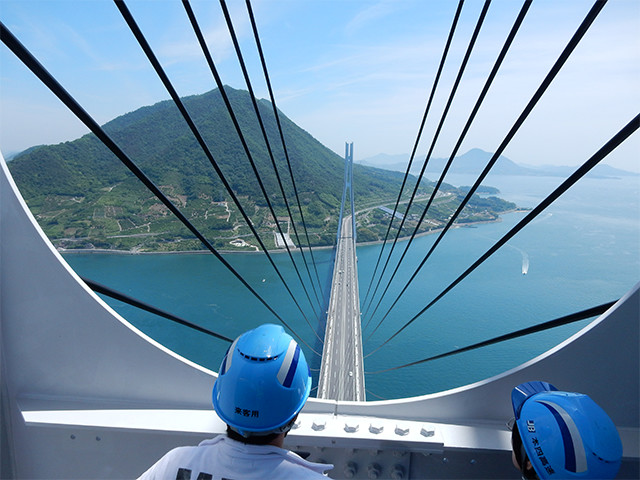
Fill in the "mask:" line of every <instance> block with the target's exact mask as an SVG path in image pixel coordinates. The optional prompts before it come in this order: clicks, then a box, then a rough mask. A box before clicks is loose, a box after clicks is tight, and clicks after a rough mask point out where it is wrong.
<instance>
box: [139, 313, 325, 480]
mask: <svg viewBox="0 0 640 480" xmlns="http://www.w3.org/2000/svg"><path fill="white" fill-rule="evenodd" d="M310 391H311V376H310V374H309V366H308V364H307V361H306V359H305V357H304V353H303V352H302V350H301V349H300V346H299V345H298V344H297V343H296V341H295V340H294V339H293V338H292V337H291V336H290V335H288V334H287V333H285V331H284V329H283V328H282V327H281V326H279V325H272V324H265V325H261V326H260V327H258V328H256V329H254V330H250V331H248V332H246V333H244V334H242V335H240V336H239V337H238V338H237V339H236V340H235V341H234V342H233V344H231V347H229V350H228V351H227V353H226V355H225V357H224V359H223V360H222V364H221V365H220V371H219V373H218V379H217V380H216V382H215V383H214V385H213V394H212V400H213V408H214V409H215V411H216V413H217V414H218V416H219V417H220V418H221V419H222V420H223V421H224V422H225V423H226V424H227V435H219V436H217V437H215V438H213V439H211V440H205V441H203V442H201V443H200V444H199V445H198V446H192V447H178V448H175V449H173V450H171V451H170V452H169V453H167V454H166V455H164V456H163V457H162V458H161V459H160V460H158V461H157V462H156V463H155V464H154V465H153V466H152V467H151V468H149V470H147V471H146V472H144V473H143V474H142V475H141V476H140V477H139V478H140V479H142V480H151V479H168V480H174V479H176V480H245V479H246V480H250V479H256V480H258V479H259V480H263V479H292V480H293V479H295V480H298V479H300V480H304V479H326V478H327V477H326V476H325V475H324V474H323V472H325V471H326V470H330V469H331V468H333V465H326V464H320V463H312V462H308V461H306V460H304V459H302V458H301V457H300V456H298V455H297V454H295V453H293V452H290V451H288V450H286V449H284V448H282V446H283V443H284V438H285V436H286V435H287V433H288V432H289V430H290V429H291V427H292V426H293V424H294V423H295V421H296V418H297V416H298V413H300V410H302V407H303V406H304V404H305V402H306V401H307V398H309V392H310Z"/></svg>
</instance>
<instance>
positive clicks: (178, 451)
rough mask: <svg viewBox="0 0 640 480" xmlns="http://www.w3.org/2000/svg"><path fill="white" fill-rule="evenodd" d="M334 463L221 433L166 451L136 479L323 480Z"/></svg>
mask: <svg viewBox="0 0 640 480" xmlns="http://www.w3.org/2000/svg"><path fill="white" fill-rule="evenodd" d="M332 468H333V465H326V464H322V463H313V462H308V461H306V460H304V459H302V458H301V457H299V456H298V455H296V454H295V453H293V452H290V451H289V450H285V449H283V448H279V447H276V446H273V445H245V444H244V443H242V442H237V441H235V440H232V439H230V438H229V437H227V436H226V435H220V436H218V437H215V438H212V439H211V440H205V441H203V442H202V443H200V445H198V446H197V447H178V448H174V449H173V450H171V451H170V452H168V453H167V454H166V455H165V456H164V457H162V458H161V459H160V460H158V461H157V462H156V463H155V465H153V466H152V467H151V468H150V469H149V470H147V471H146V472H144V473H143V474H142V475H141V476H140V477H139V478H140V479H142V480H151V479H162V480H174V479H176V480H253V479H255V480H264V479H292V480H303V479H316V480H317V479H324V480H326V479H327V477H326V476H324V475H323V474H322V473H323V472H324V471H325V470H330V469H332Z"/></svg>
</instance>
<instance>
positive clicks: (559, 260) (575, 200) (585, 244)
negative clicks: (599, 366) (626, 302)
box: [65, 175, 640, 400]
mask: <svg viewBox="0 0 640 480" xmlns="http://www.w3.org/2000/svg"><path fill="white" fill-rule="evenodd" d="M447 181H448V182H449V183H452V184H454V185H458V186H460V185H471V184H472V183H473V181H474V178H472V177H465V176H460V175H452V176H450V177H448V178H447ZM561 182H562V179H561V178H558V177H510V176H492V177H488V178H487V179H486V181H485V182H484V184H486V185H491V186H495V187H498V188H499V189H500V191H501V194H500V196H501V197H502V198H505V199H507V200H510V201H513V202H516V204H517V205H518V206H520V207H534V206H535V205H537V203H538V202H539V201H540V200H541V199H543V198H544V197H545V196H546V195H547V194H548V193H550V192H551V191H552V190H553V189H554V188H555V187H557V186H558V185H559V184H560V183H561ZM525 215H526V213H522V212H518V213H510V214H507V215H504V216H503V218H502V221H501V222H497V223H489V224H481V225H477V226H474V227H472V228H458V229H454V230H452V231H451V232H449V234H447V235H446V236H445V237H444V239H443V240H442V242H441V243H440V245H439V246H438V247H437V248H436V250H435V251H434V253H433V255H432V256H431V258H430V259H429V261H428V262H427V263H426V264H425V266H424V268H423V269H422V270H421V271H420V273H419V274H418V275H417V277H416V278H415V280H414V281H413V282H412V283H411V285H410V286H409V288H408V289H407V291H406V293H405V294H404V295H403V296H402V297H401V298H400V300H399V301H398V302H397V305H396V307H395V308H393V309H392V310H391V311H390V313H389V315H387V317H386V319H385V320H384V322H383V323H382V324H381V326H380V328H379V329H378V330H377V331H376V332H375V334H374V335H373V336H371V338H369V335H370V333H371V331H372V330H373V328H372V327H373V326H374V325H377V324H378V322H379V321H380V319H381V318H382V316H383V314H384V313H386V312H387V311H388V309H389V307H390V305H391V304H392V303H393V301H394V300H395V298H396V297H397V295H398V293H399V292H400V290H401V289H402V288H403V287H404V286H405V283H406V281H407V280H408V279H409V277H410V276H411V275H412V274H413V272H414V271H415V269H416V267H417V265H418V264H419V263H420V261H421V260H422V258H423V257H424V255H425V253H426V252H427V251H428V249H429V247H430V246H431V245H432V244H433V242H434V241H435V238H436V235H427V236H423V237H419V238H417V239H416V240H415V241H414V242H413V244H412V245H411V248H410V249H409V251H408V253H407V257H406V258H405V261H404V262H403V263H402V265H401V267H400V269H399V270H398V273H397V275H396V278H395V280H394V281H393V282H392V283H391V285H390V287H389V291H388V294H387V295H386V296H385V298H384V299H383V301H382V303H381V305H380V307H379V308H378V311H377V312H376V315H375V317H374V318H373V320H372V321H371V323H370V324H369V325H368V328H365V329H364V339H365V343H364V353H365V355H366V354H368V353H370V352H372V351H373V350H375V349H376V347H378V346H379V345H380V344H381V343H383V342H384V341H385V340H386V339H387V338H388V337H389V335H391V334H393V333H394V332H396V331H397V330H398V329H399V328H400V327H401V326H402V325H404V323H405V322H407V321H408V320H409V319H411V318H413V317H414V315H415V314H417V313H418V312H419V311H420V310H421V309H422V308H423V307H425V306H426V305H427V304H428V303H429V302H430V301H431V300H432V299H433V298H434V297H435V296H436V295H438V294H439V293H440V292H441V291H442V290H443V289H444V288H446V287H447V286H448V285H449V284H450V283H451V281H453V280H455V279H456V278H457V277H458V275H459V274H461V273H462V272H463V271H464V270H466V268H467V267H468V266H469V265H471V264H472V263H473V262H474V261H475V260H476V259H477V258H478V257H479V256H480V255H482V254H483V253H484V252H485V251H486V250H487V249H489V248H490V247H491V246H492V245H493V243H494V242H495V241H496V240H498V239H499V238H500V237H501V236H502V235H504V233H506V232H507V231H508V230H509V229H510V228H511V227H513V226H514V225H515V224H516V223H517V222H518V221H519V220H520V219H522V218H523V217H524V216H525ZM405 246H406V242H399V243H398V245H397V247H396V252H395V253H394V257H398V256H399V254H400V253H401V252H402V251H403V250H404V247H405ZM380 248H381V245H367V246H360V247H358V249H357V255H358V269H359V284H360V294H361V302H362V300H363V299H364V295H365V293H366V291H367V287H368V285H369V281H370V278H371V275H372V272H373V268H374V266H375V261H376V259H377V256H378V253H379V251H380ZM388 248H389V246H387V249H388ZM298 255H299V253H296V256H298ZM314 256H315V259H316V262H317V268H318V272H319V275H320V277H321V279H322V280H323V282H324V283H325V287H324V288H325V289H327V288H328V282H329V280H330V274H331V267H332V251H331V250H330V249H324V250H315V251H314ZM307 257H309V255H308V254H307ZM226 258H227V259H228V261H229V262H230V263H231V264H232V265H233V266H234V268H236V269H237V270H238V271H239V272H240V273H241V274H242V275H243V276H244V277H245V278H246V280H247V281H248V282H249V283H250V284H251V285H252V287H253V288H254V289H255V290H256V291H257V292H258V293H259V294H260V295H261V296H262V297H263V298H264V299H265V301H267V302H268V303H269V304H270V305H271V306H272V307H273V308H274V310H275V311H276V312H278V314H279V315H280V316H281V317H282V318H284V319H285V320H286V321H287V322H288V323H289V324H290V325H291V326H292V327H293V329H294V330H295V331H296V333H297V334H298V335H299V336H300V337H301V338H302V339H303V340H304V341H305V342H306V343H307V344H308V346H305V347H304V350H305V353H306V355H307V358H308V359H309V360H310V363H311V365H312V367H313V368H314V369H317V368H318V367H319V360H320V359H319V356H318V355H316V354H315V353H314V352H313V350H316V351H318V352H321V345H320V344H319V342H318V341H317V339H316V335H315V333H314V329H318V328H319V330H320V331H321V330H322V328H321V326H320V327H319V325H318V320H317V313H318V312H319V310H320V309H319V307H317V306H316V307H315V312H314V310H313V309H312V308H311V307H310V306H309V302H308V301H307V297H306V294H305V293H304V291H303V290H302V289H301V288H300V287H299V282H298V279H297V276H296V273H295V270H294V269H293V267H292V266H291V263H290V261H289V258H288V256H287V255H286V254H282V253H278V254H275V255H274V258H275V259H276V263H277V264H278V266H279V268H281V271H282V273H283V276H284V277H285V278H286V279H287V282H288V284H289V285H290V286H291V289H292V291H293V294H294V296H295V297H296V299H297V300H298V303H299V305H300V307H301V308H298V307H297V306H296V305H295V303H294V302H293V300H292V297H291V296H290V295H289V294H288V293H287V291H286V290H285V289H284V288H283V287H282V284H281V282H280V281H279V279H278V277H277V275H276V273H275V271H274V270H273V268H272V267H271V266H270V265H269V263H268V261H267V260H266V258H265V256H264V255H262V254H233V255H228V256H227V257H226ZM65 259H66V260H67V261H68V262H69V264H70V265H71V266H72V267H73V268H74V269H75V270H76V271H78V272H79V273H80V274H81V275H83V276H86V277H88V278H91V279H92V280H94V281H97V282H99V283H103V284H105V285H107V286H109V287H111V288H113V289H115V290H119V291H121V292H124V293H126V294H128V295H131V296H133V297H136V298H138V299H140V300H142V301H144V302H147V303H149V304H152V305H154V306H156V307H159V308H161V309H164V310H166V311H169V312H171V313H174V314H175V315H178V316H181V317H183V318H185V319H187V320H190V321H192V322H194V323H197V324H199V325H202V326H205V327H207V328H209V329H211V330H214V331H216V332H218V333H221V334H224V335H226V336H228V337H232V338H233V337H235V336H237V335H239V334H240V333H242V332H243V331H244V330H246V329H248V328H251V327H253V326H256V325H258V324H259V323H263V322H277V320H276V319H275V318H274V317H273V315H272V314H271V313H270V312H269V311H268V310H267V309H266V308H265V307H264V306H263V305H262V304H261V303H260V302H259V301H258V300H257V299H255V297H253V296H252V295H251V294H250V293H249V292H248V290H247V289H246V288H245V287H244V286H243V285H242V284H240V282H238V280H237V279H235V277H233V276H232V275H231V274H230V273H229V272H228V271H227V270H226V269H225V268H224V267H223V266H222V265H221V264H220V263H219V262H218V261H217V260H216V259H215V258H214V257H213V256H212V255H206V254H182V255H172V254H153V255H117V254H67V255H65ZM391 265H393V266H395V264H393V262H392V263H391ZM299 269H300V271H301V273H302V275H303V278H306V270H305V269H304V266H303V264H302V263H301V262H300V263H299ZM523 269H525V270H526V271H527V274H526V275H523V273H522V272H523ZM389 274H390V272H389V273H388V274H386V275H385V278H388V275H389ZM638 281H640V177H624V178H620V179H595V178H586V179H583V180H582V181H581V182H579V183H578V184H577V185H576V186H574V187H573V188H572V189H571V190H569V191H568V192H566V193H565V194H564V195H563V196H562V197H561V198H560V199H559V200H558V201H557V202H556V203H555V204H554V205H552V206H551V207H549V208H548V209H547V210H546V211H545V212H543V213H542V214H541V215H540V216H539V217H538V218H536V219H535V220H534V221H533V222H532V223H531V224H530V225H529V226H528V227H527V228H525V230H524V231H522V232H520V233H519V234H518V235H516V236H515V237H514V238H513V239H512V240H511V241H510V242H509V243H508V244H507V245H505V246H504V247H503V248H502V249H501V250H499V251H498V252H497V253H496V254H494V255H493V256H492V257H491V258H490V259H489V260H487V261H486V262H485V263H484V264H483V265H481V266H480V267H479V268H478V269H476V271H475V272H473V273H472V274H471V275H470V276H469V277H467V278H466V279H465V280H464V281H463V282H462V283H460V284H459V285H458V286H456V287H455V288H454V289H453V290H452V291H451V292H450V293H449V294H447V295H446V296H445V297H444V298H443V299H442V300H440V301H439V302H438V303H436V304H435V305H434V306H433V307H432V308H430V309H429V310H427V312H425V314H424V315H422V316H420V317H419V318H418V319H417V320H416V321H414V322H413V323H412V324H411V325H410V326H409V327H408V328H407V329H405V330H404V331H403V332H402V333H401V334H399V335H398V336H397V337H396V338H395V339H393V340H392V341H391V342H389V343H388V344H387V345H385V346H384V347H382V348H381V349H379V350H377V351H375V352H374V353H373V354H372V355H371V356H369V357H367V359H366V361H365V371H366V372H375V371H379V370H383V369H385V368H389V367H393V366H397V365H402V364H405V363H409V362H412V361H415V360H420V359H422V358H426V357H429V356H432V355H436V354H439V353H444V352H447V351H449V350H452V349H455V348H459V347H463V346H466V345H469V344H472V343H475V342H479V341H482V340H487V339H490V338H493V337H495V336H498V335H502V334H504V333H509V332H512V331H514V330H518V329H521V328H524V327H527V326H531V325H533V324H537V323H541V322H544V321H547V320H552V319H555V318H557V317H560V316H563V315H567V314H570V313H573V312H576V311H579V310H583V309H586V308H589V307H593V306H596V305H599V304H602V303H605V302H608V301H611V300H615V299H618V298H620V297H621V296H622V295H624V294H625V293H626V292H627V291H628V290H629V289H630V288H631V287H632V286H633V285H634V284H635V283H637V282H638ZM382 286H383V287H385V286H386V282H383V285H382ZM309 293H310V295H311V297H312V298H315V296H314V293H313V291H312V290H309ZM379 293H381V290H380V291H379ZM106 300H107V302H108V303H109V304H110V305H112V306H113V307H114V308H115V309H116V310H117V311H118V312H119V313H120V314H122V315H123V316H124V317H125V318H126V319H128V320H129V321H131V322H132V323H133V324H135V325H136V326H138V327H139V328H140V329H142V330H143V331H145V332H146V333H148V334H149V335H151V336H152V337H154V338H156V339H157V340H158V341H160V342H161V343H163V344H165V345H167V346H169V347H170V348H172V349H173V350H175V351H177V352H178V353H180V354H182V355H184V356H185V357H188V358H189V359H192V360H194V361H195V362H198V363H200V364H202V365H205V366H207V367H210V368H213V369H217V367H218V365H219V363H220V360H221V359H222V356H223V354H224V352H225V351H226V349H227V347H228V344H227V343H225V342H223V341H221V340H218V339H215V338H213V337H209V336H207V335H204V334H201V333H198V332H194V331H192V330H190V329H188V328H186V327H183V326H179V325H175V324H173V323H171V322H169V321H167V320H165V319H163V318H159V317H155V316H153V315H151V314H148V313H146V312H141V311H139V310H137V309H135V308H133V307H130V306H128V305H124V304H122V303H120V302H117V301H114V300H111V299H106ZM301 310H302V312H301ZM366 310H367V308H366V305H363V311H366ZM372 310H373V308H371V309H370V311H369V313H371V311H372ZM303 313H304V315H303ZM305 317H306V319H305ZM368 320H369V317H368V316H367V315H365V314H364V313H363V327H364V326H365V325H367V323H368ZM587 323H588V320H585V321H581V322H579V323H577V324H573V325H570V326H565V327H561V328H557V329H555V330H551V331H547V332H542V333H538V334H535V335H532V336H530V337H526V338H522V339H516V340H511V341H508V342H504V343H502V344H499V345H495V346H491V347H487V348H483V349H479V350H475V351H473V352H469V353H465V354H461V355H456V356H453V357H448V358H446V359H442V360H438V361H434V362H429V363H425V364H422V365H419V366H414V367H408V368H404V369H400V370H395V371H393V372H387V373H368V374H366V376H365V382H366V388H367V391H368V394H367V395H368V400H376V399H378V398H385V399H386V398H399V397H406V396H414V395H420V394H425V393H433V392H437V391H441V390H446V389H449V388H454V387H457V386H461V385H465V384H468V383H470V382H474V381H477V380H481V379H484V378H487V377H489V376H492V375H495V374H497V373H500V372H502V371H504V370H507V369H509V368H512V367H514V366H516V365H518V364H520V363H522V362H525V361H527V360H529V359H531V358H533V357H535V356H536V355H539V354H540V353H542V352H544V351H546V350H547V349H549V348H551V347H553V346H554V345H556V344H557V343H559V342H561V341H562V340H564V339H566V338H567V337H569V336H571V335H572V334H573V333H575V332H576V331H578V330H579V329H580V328H582V327H583V326H585V325H586V324H587ZM312 327H313V328H312Z"/></svg>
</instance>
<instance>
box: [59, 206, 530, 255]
mask: <svg viewBox="0 0 640 480" xmlns="http://www.w3.org/2000/svg"><path fill="white" fill-rule="evenodd" d="M529 211H530V209H525V208H516V209H513V210H508V211H505V212H501V214H500V216H498V218H497V219H496V220H485V221H480V222H469V223H461V224H454V225H452V227H451V228H474V227H475V226H477V225H483V224H487V223H499V222H501V221H502V215H508V214H510V213H521V212H529ZM442 230H443V229H442V228H438V229H435V230H429V231H428V232H421V233H418V234H417V235H416V237H423V236H426V235H433V234H436V233H440V232H441V231H442ZM410 238H411V236H410V235H407V236H404V237H399V238H398V241H403V240H409V239H410ZM381 243H383V241H382V240H375V241H373V242H356V247H360V246H367V245H378V244H381ZM332 248H335V245H323V246H318V247H311V249H313V250H327V249H332ZM56 250H57V251H58V253H60V254H62V255H66V254H91V255H198V254H203V255H204V254H211V252H210V251H209V250H178V251H166V252H139V251H131V250H116V249H108V248H87V249H65V248H57V247H56ZM296 250H300V248H299V247H296V248H295V249H293V250H292V252H295V251H296ZM305 250H308V247H305ZM218 253H221V254H225V255H237V254H244V255H259V254H262V253H263V252H262V251H257V252H256V251H250V250H243V251H238V250H218ZM269 253H273V254H278V253H287V250H286V249H284V248H279V249H277V250H269Z"/></svg>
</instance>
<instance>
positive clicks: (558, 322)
mask: <svg viewBox="0 0 640 480" xmlns="http://www.w3.org/2000/svg"><path fill="white" fill-rule="evenodd" d="M615 303H616V302H609V303H604V304H602V305H598V306H597V307H592V308H589V309H587V310H582V311H580V312H576V313H572V314H570V315H565V316H564V317H560V318H556V319H555V320H549V321H548V322H544V323H541V324H538V325H534V326H532V327H527V328H523V329H521V330H517V331H515V332H511V333H506V334H504V335H500V336H498V337H494V338H492V339H490V340H485V341H483V342H478V343H474V344H473V345H468V346H466V347H462V348H457V349H455V350H451V351H449V352H446V353H441V354H439V355H434V356H432V357H428V358H423V359H422V360H417V361H415V362H411V363H406V364H404V365H400V366H397V367H391V368H385V369H384V370H377V371H375V372H365V373H366V374H367V375H375V374H378V373H385V372H391V371H394V370H400V369H401V368H406V367H412V366H414V365H420V364H422V363H427V362H431V361H433V360H439V359H441V358H445V357H450V356H452V355H458V354H460V353H465V352H469V351H471V350H476V349H478V348H482V347H488V346H489V345H495V344H496V343H501V342H506V341H507V340H513V339H514V338H520V337H524V336H527V335H531V334H533V333H538V332H543V331H545V330H550V329H552V328H556V327H561V326H563V325H569V324H571V323H575V322H579V321H581V320H586V319H587V318H591V317H595V316H596V315H602V314H603V313H604V312H606V311H607V310H609V309H610V308H611V307H612V306H613V305H615Z"/></svg>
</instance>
